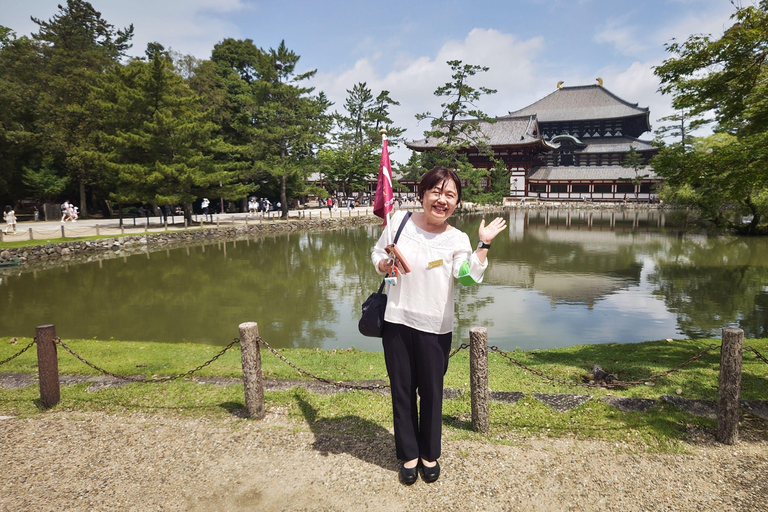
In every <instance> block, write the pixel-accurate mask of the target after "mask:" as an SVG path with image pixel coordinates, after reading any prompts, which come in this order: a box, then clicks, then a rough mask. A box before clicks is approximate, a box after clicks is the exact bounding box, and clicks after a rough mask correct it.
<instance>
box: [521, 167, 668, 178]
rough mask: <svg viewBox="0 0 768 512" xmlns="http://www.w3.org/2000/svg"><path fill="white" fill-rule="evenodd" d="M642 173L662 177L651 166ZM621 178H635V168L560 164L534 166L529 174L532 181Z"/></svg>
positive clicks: (650, 176)
mask: <svg viewBox="0 0 768 512" xmlns="http://www.w3.org/2000/svg"><path fill="white" fill-rule="evenodd" d="M639 174H640V175H647V178H645V179H646V180H655V179H660V178H659V176H658V175H657V174H656V173H655V172H653V169H651V168H650V167H645V168H644V169H642V170H640V172H639ZM621 178H626V179H630V180H633V179H635V171H634V170H633V169H630V168H627V167H622V166H620V165H590V166H584V165H559V166H555V167H548V166H542V167H538V168H534V169H533V172H532V173H531V174H530V175H529V176H528V179H529V180H532V181H597V180H606V181H616V180H618V179H621Z"/></svg>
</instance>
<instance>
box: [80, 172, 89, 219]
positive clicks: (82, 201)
mask: <svg viewBox="0 0 768 512" xmlns="http://www.w3.org/2000/svg"><path fill="white" fill-rule="evenodd" d="M80 217H82V218H84V219H87V218H88V205H87V202H86V200H85V179H84V178H80Z"/></svg>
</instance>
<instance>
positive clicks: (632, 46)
mask: <svg viewBox="0 0 768 512" xmlns="http://www.w3.org/2000/svg"><path fill="white" fill-rule="evenodd" d="M639 32H640V31H639V30H638V27H636V26H634V25H630V24H628V23H626V21H625V20H618V19H612V20H607V21H606V23H605V27H604V28H603V29H602V30H601V31H600V32H598V33H597V34H595V36H594V38H593V39H594V41H595V42H597V43H607V44H610V45H613V47H614V48H615V50H616V51H617V52H618V53H620V54H622V55H630V56H637V55H640V54H642V53H643V52H644V51H645V50H646V48H645V46H644V45H643V44H642V43H641V38H640V37H638V33H639Z"/></svg>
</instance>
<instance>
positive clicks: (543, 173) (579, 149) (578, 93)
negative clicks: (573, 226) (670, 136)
mask: <svg viewBox="0 0 768 512" xmlns="http://www.w3.org/2000/svg"><path fill="white" fill-rule="evenodd" d="M649 117H650V111H649V109H648V108H641V107H638V106H637V104H636V103H634V104H632V103H629V102H627V101H624V100H623V99H621V98H619V97H618V96H616V95H614V94H613V93H611V92H610V91H608V90H607V89H605V88H604V87H603V85H602V80H598V84H597V85H586V86H575V87H562V82H561V83H560V84H558V88H557V90H555V91H554V92H553V93H551V94H549V95H548V96H546V97H544V98H542V99H540V100H539V101H537V102H535V103H533V104H531V105H528V106H527V107H525V108H522V109H520V110H517V111H514V112H510V113H509V114H508V115H506V116H501V117H497V118H496V119H495V122H493V123H488V122H484V121H481V122H480V123H479V129H480V131H481V132H482V136H483V137H484V142H485V144H487V145H488V146H490V148H491V149H492V150H493V156H494V158H496V159H497V160H502V161H503V162H504V163H505V164H506V167H507V170H508V172H509V196H510V197H511V198H517V199H520V200H521V199H523V198H538V199H542V200H560V201H563V200H565V201H586V200H591V201H621V200H629V201H642V202H648V201H652V200H655V199H656V195H655V193H654V191H653V188H654V185H656V184H657V183H659V182H661V181H662V180H661V179H660V178H659V177H658V176H657V175H656V174H655V173H654V172H653V170H652V169H651V168H650V167H649V166H646V167H645V168H643V169H641V170H640V171H639V172H638V173H635V171H634V169H631V168H625V167H623V165H622V164H623V163H624V158H625V156H626V154H627V153H628V152H629V150H630V148H635V151H636V152H637V153H638V154H639V155H641V156H642V157H643V160H644V161H645V163H647V162H648V160H649V159H650V158H651V157H652V156H653V155H654V154H655V152H656V149H655V148H654V147H653V146H652V145H651V143H650V142H649V141H645V140H641V139H639V138H638V137H639V136H640V135H642V134H643V133H645V132H647V131H649V130H650V129H651V126H650V121H649ZM440 142H441V140H440V139H437V138H427V139H421V140H416V141H412V142H410V143H408V144H406V146H407V147H408V148H410V149H412V150H413V151H420V152H421V151H430V150H435V149H437V147H438V144H439V143H440ZM465 152H466V153H467V157H468V160H469V162H470V163H472V165H474V166H475V167H476V168H490V167H491V166H492V165H493V164H492V162H491V159H490V158H489V157H488V156H485V155H483V154H481V153H480V152H479V151H478V150H477V148H476V147H472V146H470V147H468V148H467V149H466V150H465Z"/></svg>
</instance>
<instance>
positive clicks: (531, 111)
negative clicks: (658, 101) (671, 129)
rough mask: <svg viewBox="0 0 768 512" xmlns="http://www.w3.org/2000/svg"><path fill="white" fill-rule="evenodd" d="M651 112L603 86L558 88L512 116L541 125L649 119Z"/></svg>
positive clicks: (511, 113) (511, 115)
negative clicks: (531, 118)
mask: <svg viewBox="0 0 768 512" xmlns="http://www.w3.org/2000/svg"><path fill="white" fill-rule="evenodd" d="M649 112H650V111H649V109H648V108H647V107H645V108H643V107H638V106H637V103H629V102H627V101H624V100H623V99H621V98H619V97H618V96H616V95H615V94H613V93H612V92H610V91H609V90H608V89H606V88H605V87H603V86H600V85H579V86H576V87H563V88H562V89H558V90H556V91H555V92H553V93H552V94H550V95H548V96H545V97H544V98H542V99H540V100H539V101H537V102H535V103H532V104H530V105H528V106H527V107H524V108H521V109H520V110H517V111H515V112H510V113H509V117H519V116H528V115H537V116H538V118H539V122H540V123H548V122H557V121H592V120H599V119H617V118H624V117H634V116H645V117H648V116H649ZM500 119H503V118H500ZM648 129H650V124H649V128H648Z"/></svg>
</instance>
